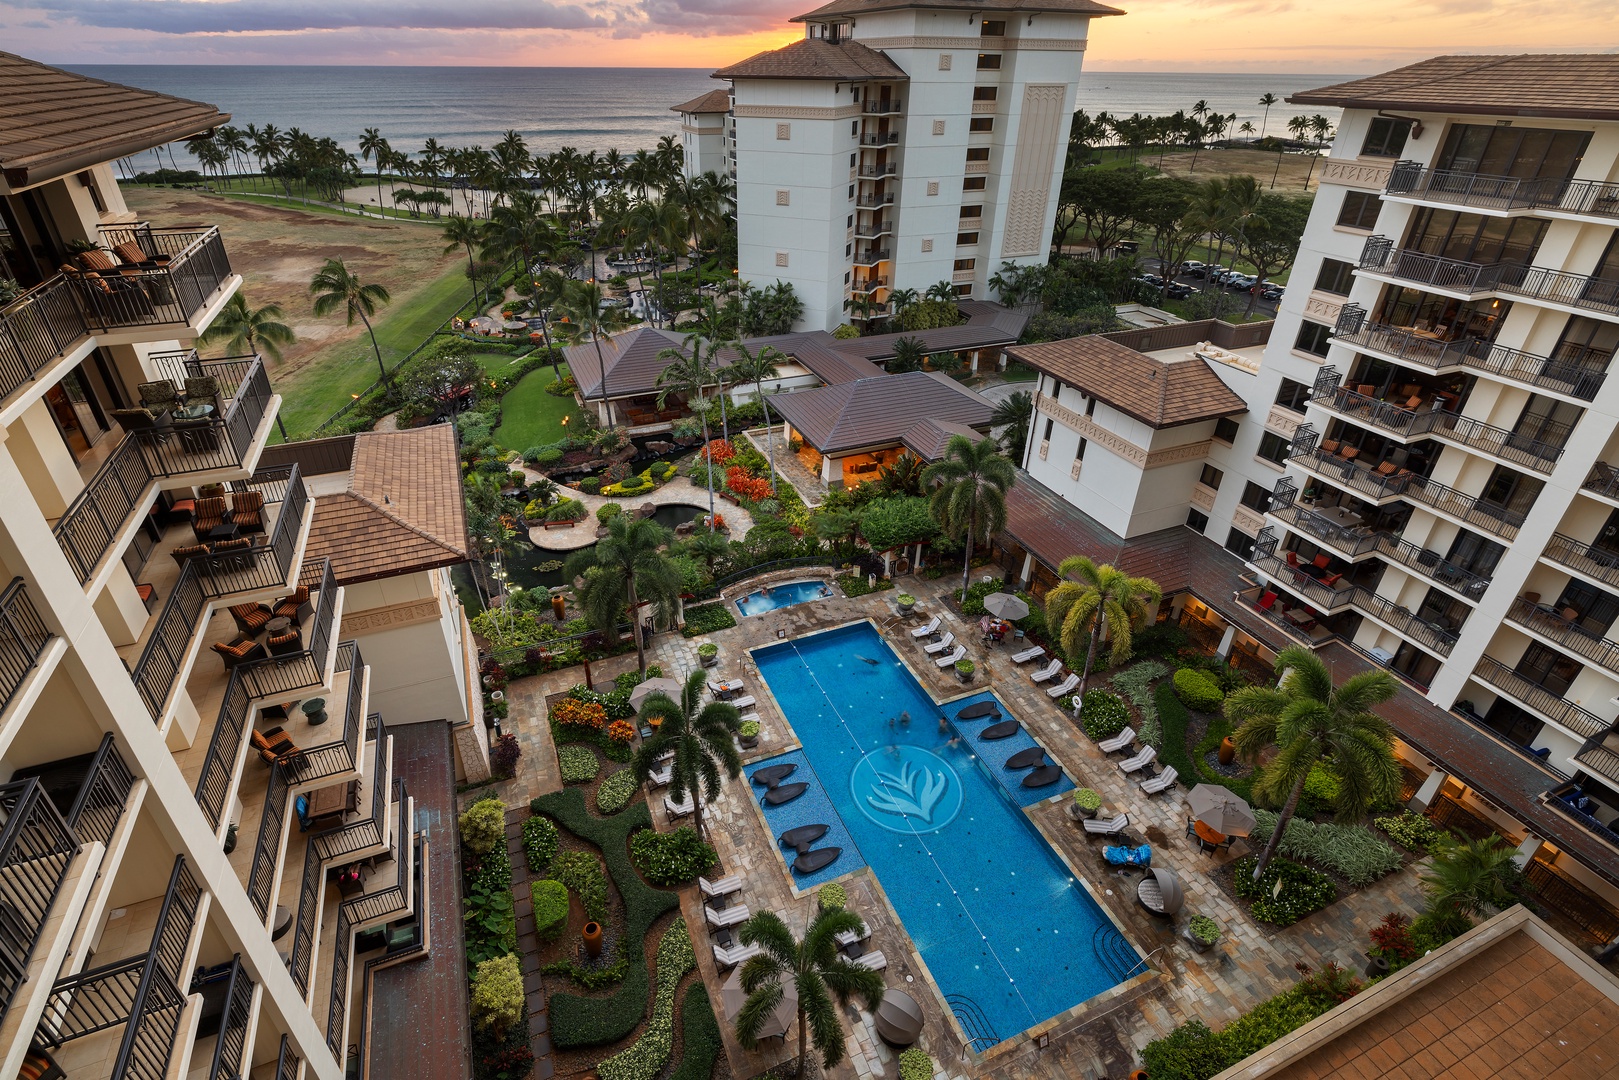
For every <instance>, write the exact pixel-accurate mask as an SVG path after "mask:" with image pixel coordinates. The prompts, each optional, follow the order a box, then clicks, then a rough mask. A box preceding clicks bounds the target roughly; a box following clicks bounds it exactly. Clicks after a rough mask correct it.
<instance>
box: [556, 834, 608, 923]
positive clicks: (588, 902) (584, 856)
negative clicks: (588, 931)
mask: <svg viewBox="0 0 1619 1080" xmlns="http://www.w3.org/2000/svg"><path fill="white" fill-rule="evenodd" d="M551 876H552V877H554V878H556V880H558V881H560V882H562V884H564V885H566V886H567V887H568V889H569V890H570V891H571V892H572V893H573V894H574V895H575V896H577V897H578V898H579V903H580V905H581V906H582V907H583V908H584V909H585V918H587V919H592V920H594V921H596V922H605V921H606V920H607V875H606V874H604V873H602V865H601V862H600V861H599V860H598V859H597V858H596V856H594V855H592V854H590V853H589V852H587V851H559V852H557V856H556V858H554V859H552V860H551Z"/></svg>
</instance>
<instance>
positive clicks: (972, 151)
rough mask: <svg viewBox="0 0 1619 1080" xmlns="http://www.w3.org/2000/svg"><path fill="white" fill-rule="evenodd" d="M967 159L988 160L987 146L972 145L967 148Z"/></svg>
mask: <svg viewBox="0 0 1619 1080" xmlns="http://www.w3.org/2000/svg"><path fill="white" fill-rule="evenodd" d="M967 160H968V161H988V160H989V147H987V146H974V147H970V148H968V150H967Z"/></svg>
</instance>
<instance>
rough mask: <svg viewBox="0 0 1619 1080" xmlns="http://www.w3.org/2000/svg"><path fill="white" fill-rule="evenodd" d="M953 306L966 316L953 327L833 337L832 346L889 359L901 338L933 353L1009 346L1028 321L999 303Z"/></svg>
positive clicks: (967, 302) (963, 302)
mask: <svg viewBox="0 0 1619 1080" xmlns="http://www.w3.org/2000/svg"><path fill="white" fill-rule="evenodd" d="M956 307H958V308H959V309H960V310H961V313H962V314H963V315H965V316H967V321H966V322H964V323H960V324H958V325H956V326H942V327H938V328H936V329H933V330H908V331H901V332H899V333H897V334H873V335H872V336H870V337H857V338H849V339H847V340H844V341H839V340H838V339H836V338H833V339H832V347H833V348H835V349H837V350H838V351H839V352H841V353H848V354H849V355H851V356H860V357H864V358H865V359H867V360H891V359H893V358H894V355H895V353H894V343H895V342H897V341H898V340H899V339H900V338H903V337H912V338H916V339H917V340H918V341H920V342H921V343H922V347H923V348H924V349H925V350H926V351H928V352H930V353H932V352H962V351H966V350H969V349H987V348H991V347H993V346H997V345H1010V344H1012V342H1014V341H1016V340H1017V339H1018V337H1019V336H1020V335H1022V333H1023V328H1024V327H1025V326H1027V325H1028V324H1029V316H1028V315H1027V314H1025V313H1023V312H1021V311H1014V310H1013V309H1011V308H1008V307H1002V306H1001V305H1000V304H991V303H987V302H985V301H982V300H960V301H957V303H956Z"/></svg>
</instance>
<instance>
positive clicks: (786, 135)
mask: <svg viewBox="0 0 1619 1080" xmlns="http://www.w3.org/2000/svg"><path fill="white" fill-rule="evenodd" d="M792 137H793V125H791V124H777V125H776V138H778V139H780V140H782V141H784V142H785V141H786V140H788V139H791V138H792Z"/></svg>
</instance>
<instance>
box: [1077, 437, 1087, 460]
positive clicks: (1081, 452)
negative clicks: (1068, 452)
mask: <svg viewBox="0 0 1619 1080" xmlns="http://www.w3.org/2000/svg"><path fill="white" fill-rule="evenodd" d="M1086 442H1087V440H1086V439H1084V438H1081V439H1080V440H1079V447H1078V448H1077V449H1075V451H1074V460H1075V461H1084V460H1085V444H1086Z"/></svg>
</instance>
